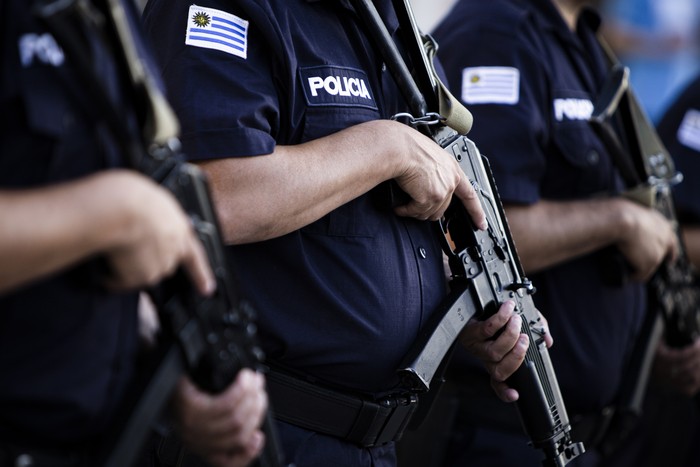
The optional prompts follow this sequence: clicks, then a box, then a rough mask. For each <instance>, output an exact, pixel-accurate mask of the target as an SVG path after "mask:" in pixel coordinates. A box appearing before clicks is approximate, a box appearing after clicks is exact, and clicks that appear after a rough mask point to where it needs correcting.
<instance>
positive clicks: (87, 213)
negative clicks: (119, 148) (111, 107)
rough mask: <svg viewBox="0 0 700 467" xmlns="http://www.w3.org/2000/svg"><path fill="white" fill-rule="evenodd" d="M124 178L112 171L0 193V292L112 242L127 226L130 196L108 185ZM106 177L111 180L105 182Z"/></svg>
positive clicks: (106, 246) (70, 262) (103, 247)
mask: <svg viewBox="0 0 700 467" xmlns="http://www.w3.org/2000/svg"><path fill="white" fill-rule="evenodd" d="M130 176H131V175H126V174H124V172H121V171H119V172H117V171H114V172H113V173H111V174H109V175H107V174H100V175H94V176H90V177H86V178H84V179H81V180H78V181H74V182H69V183H64V184H60V185H55V186H49V187H45V188H37V189H29V190H16V191H9V190H6V191H0V212H2V219H3V221H2V223H1V224H0V292H3V291H6V290H8V289H10V288H12V287H15V286H18V285H21V284H23V283H26V282H27V281H30V280H33V279H36V278H40V277H43V276H46V275H48V274H51V273H54V272H56V271H59V270H61V269H63V268H66V267H68V266H70V265H72V264H75V263H76V262H78V261H80V260H82V259H84V258H87V257H89V256H91V255H93V254H95V253H97V252H99V251H102V250H105V249H107V248H109V247H110V246H111V245H116V244H117V243H118V241H119V237H120V236H123V235H126V233H127V230H128V229H129V228H130V225H129V222H128V219H129V217H128V215H127V213H128V212H129V210H128V208H127V204H128V203H129V202H130V201H128V200H129V199H130V198H129V190H127V189H125V190H124V192H123V193H120V191H121V190H116V191H115V190H114V188H115V186H118V184H119V183H122V180H121V179H122V178H123V179H126V178H127V177H130ZM107 177H109V178H110V180H111V181H113V182H117V183H116V184H115V183H112V185H110V186H108V185H109V184H108V183H105V181H106V178H107ZM124 181H126V180H124ZM110 183H111V182H110ZM124 187H125V188H126V185H124Z"/></svg>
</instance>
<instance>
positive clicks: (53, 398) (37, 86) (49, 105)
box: [0, 0, 137, 447]
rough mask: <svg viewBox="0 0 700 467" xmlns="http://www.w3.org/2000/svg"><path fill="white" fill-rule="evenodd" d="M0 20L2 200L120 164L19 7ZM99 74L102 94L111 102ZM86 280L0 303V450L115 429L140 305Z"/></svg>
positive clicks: (41, 286)
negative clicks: (8, 192) (5, 194)
mask: <svg viewBox="0 0 700 467" xmlns="http://www.w3.org/2000/svg"><path fill="white" fill-rule="evenodd" d="M3 8H4V11H3V12H2V19H1V20H0V21H1V22H2V25H3V26H2V30H1V31H2V32H1V34H2V42H1V44H2V65H1V66H0V189H9V188H12V189H14V188H29V187H41V186H45V185H47V184H51V183H55V182H62V181H66V180H72V179H76V178H79V177H82V176H84V175H86V174H90V173H93V172H95V171H98V170H101V169H104V168H106V167H108V166H112V165H116V164H119V160H118V158H117V157H116V155H115V153H114V151H105V150H103V149H104V148H105V147H107V145H108V144H110V143H109V142H108V141H107V140H105V139H103V138H98V137H97V136H96V135H97V130H96V126H95V122H96V120H95V118H94V116H93V115H92V114H89V113H86V112H85V111H84V107H82V106H81V104H79V103H78V102H79V101H80V100H81V99H80V97H76V95H75V94H72V93H71V91H69V90H68V89H69V88H68V87H67V86H66V83H70V82H72V83H73V84H77V87H76V89H78V90H80V89H83V90H84V89H85V87H84V86H83V87H82V88H81V83H82V82H81V81H80V79H81V78H80V77H79V75H78V74H77V73H76V70H75V69H74V68H73V67H72V65H71V63H70V61H69V60H68V57H67V56H66V55H65V53H64V51H63V50H62V49H61V48H60V47H59V46H58V45H57V43H56V40H55V39H54V37H53V36H52V35H51V34H49V33H48V32H47V30H46V29H45V28H44V27H43V26H42V25H40V24H39V23H37V21H36V20H35V19H34V18H33V17H32V16H31V14H30V10H31V8H30V6H28V5H27V2H25V1H24V0H6V1H5V2H4V7H3ZM103 65H104V68H102V70H103V71H104V72H105V73H107V74H105V75H102V78H103V83H105V84H106V86H108V87H109V88H110V89H112V90H113V91H116V90H118V87H116V86H114V84H115V83H114V80H113V75H112V74H111V71H113V70H112V69H111V68H110V66H109V63H103ZM114 97H115V98H116V99H118V100H120V99H121V98H120V95H119V94H115V95H114ZM105 209H109V206H105ZM84 272H85V269H83V267H82V266H81V267H77V268H74V269H72V270H69V271H65V272H60V273H56V274H54V275H53V276H51V277H48V278H46V279H43V280H39V281H35V282H33V283H30V284H28V285H26V286H24V287H22V288H21V289H17V290H13V291H10V292H6V293H4V294H1V295H0V442H11V443H20V444H23V445H27V444H29V445H31V446H39V447H41V446H44V447H46V446H49V445H51V444H59V445H61V446H63V447H66V446H70V445H71V444H76V445H79V444H85V443H87V442H92V441H93V440H94V439H95V438H97V437H99V435H100V434H101V433H102V432H103V431H104V429H105V428H106V427H107V426H108V424H109V423H110V422H111V421H112V420H113V417H114V414H115V410H116V408H117V407H118V405H119V403H120V402H121V400H122V397H123V395H124V394H125V390H126V387H127V385H128V382H129V381H130V379H131V376H132V370H133V368H132V367H133V363H134V361H135V360H134V359H135V352H136V345H137V332H136V331H137V321H136V296H135V294H119V295H115V294H107V293H106V292H104V291H103V290H101V289H100V288H97V287H94V286H92V285H90V284H91V281H90V280H87V279H88V278H86V277H85V276H84Z"/></svg>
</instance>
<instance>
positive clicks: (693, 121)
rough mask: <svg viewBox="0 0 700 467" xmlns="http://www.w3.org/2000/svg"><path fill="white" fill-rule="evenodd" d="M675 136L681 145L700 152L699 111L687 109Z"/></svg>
mask: <svg viewBox="0 0 700 467" xmlns="http://www.w3.org/2000/svg"><path fill="white" fill-rule="evenodd" d="M676 136H677V138H678V141H679V142H680V143H681V144H682V145H684V146H687V147H689V148H691V149H694V150H696V151H698V152H700V110H696V109H689V110H688V111H687V112H686V113H685V116H684V117H683V121H682V122H681V126H680V127H678V133H677V134H676Z"/></svg>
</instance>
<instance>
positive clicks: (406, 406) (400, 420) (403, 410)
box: [377, 394, 418, 444]
mask: <svg viewBox="0 0 700 467" xmlns="http://www.w3.org/2000/svg"><path fill="white" fill-rule="evenodd" d="M393 402H394V403H395V404H396V407H394V409H393V410H392V412H391V415H390V416H389V419H388V420H387V421H386V424H385V425H384V429H383V430H382V432H381V433H380V435H379V437H378V438H377V444H384V443H388V442H389V441H398V440H399V439H401V436H402V435H403V432H404V430H405V429H406V426H407V425H408V422H409V421H410V420H411V416H412V415H413V412H415V410H416V408H417V407H418V396H416V395H414V394H412V395H411V396H410V397H406V398H405V399H404V398H401V399H397V400H396V401H393Z"/></svg>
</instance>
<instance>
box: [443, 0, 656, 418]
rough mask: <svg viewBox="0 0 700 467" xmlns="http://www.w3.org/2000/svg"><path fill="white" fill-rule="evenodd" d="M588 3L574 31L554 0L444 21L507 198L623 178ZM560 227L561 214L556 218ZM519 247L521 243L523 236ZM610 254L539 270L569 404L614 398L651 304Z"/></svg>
mask: <svg viewBox="0 0 700 467" xmlns="http://www.w3.org/2000/svg"><path fill="white" fill-rule="evenodd" d="M597 26H598V18H597V16H594V15H593V13H592V12H587V14H585V15H584V16H583V17H582V20H581V21H580V22H579V25H578V28H577V32H576V33H573V32H571V30H570V29H569V28H568V27H567V25H566V24H565V23H564V21H563V20H562V19H561V17H560V15H559V13H558V11H557V10H556V8H555V6H554V5H553V4H552V3H551V2H550V1H549V0H532V1H518V0H492V1H488V2H484V1H481V0H462V1H460V2H459V3H458V4H457V5H456V7H455V8H454V10H453V11H452V12H451V13H450V14H449V15H448V16H447V17H446V19H445V20H444V22H443V23H442V24H441V25H440V26H439V27H438V29H437V30H436V31H435V32H434V36H435V38H436V39H437V41H438V44H439V46H440V48H439V52H438V55H439V58H440V60H441V62H442V63H443V66H444V68H445V71H446V73H447V77H448V81H449V82H450V84H451V85H452V91H453V93H454V94H455V96H458V97H460V98H461V100H462V102H464V103H465V104H466V106H467V107H468V108H469V109H470V110H471V112H472V114H473V115H474V126H473V129H472V131H471V133H470V134H469V136H470V138H471V139H473V140H474V142H475V143H476V144H477V146H478V147H479V148H480V150H481V152H482V153H483V154H485V155H486V156H487V157H489V160H490V162H491V165H492V168H493V171H494V175H495V180H496V183H497V185H498V191H499V193H500V195H501V197H502V199H503V202H504V203H506V204H509V203H510V204H532V203H536V202H538V201H540V200H542V199H545V200H553V201H567V200H576V199H586V198H591V197H595V196H600V195H612V194H615V193H617V192H619V190H620V189H621V188H622V182H621V180H620V178H619V176H618V174H617V171H616V170H615V169H614V167H613V165H612V161H611V158H610V157H609V155H608V153H607V152H606V149H605V147H604V146H603V144H602V142H601V141H600V140H599V139H598V138H597V137H596V135H595V134H594V132H593V130H592V129H591V127H590V126H589V125H588V123H587V122H586V119H587V118H588V117H589V116H590V115H591V111H592V108H593V104H592V102H593V101H595V98H596V95H597V92H598V90H599V89H600V86H601V83H602V80H603V79H604V77H605V73H606V64H605V60H604V57H603V55H602V52H601V50H600V48H599V47H598V46H597V44H596V42H595V31H596V28H597ZM551 222H552V228H556V222H557V219H552V220H551ZM516 246H517V245H516ZM601 257H603V255H602V254H600V253H598V254H592V255H586V256H583V257H580V258H577V259H573V260H570V261H567V262H565V263H563V264H559V265H557V266H554V267H551V268H549V269H548V270H546V271H544V272H541V273H537V274H531V275H530V279H531V280H532V281H533V283H534V285H535V286H536V287H537V293H536V294H535V295H534V300H535V304H536V305H537V307H538V308H539V309H540V311H541V312H542V313H543V314H544V316H545V317H546V318H547V319H548V321H549V326H550V329H551V332H552V335H553V336H554V339H555V345H554V346H553V347H552V349H551V356H552V359H553V362H554V366H555V369H556V372H557V375H558V378H559V383H560V385H561V388H562V391H563V395H564V399H565V402H566V405H567V408H568V409H569V412H570V413H589V412H594V411H596V410H598V409H600V408H602V407H604V406H605V405H607V404H610V403H611V402H612V400H613V398H614V396H615V394H616V391H617V389H618V387H619V383H620V380H621V376H622V374H623V372H624V368H625V365H626V363H627V361H628V359H629V357H630V351H631V346H632V344H633V341H634V338H635V336H636V333H637V331H638V328H639V323H640V318H641V316H642V313H643V310H644V299H643V290H642V286H640V285H628V286H624V287H617V286H611V285H606V283H604V282H603V280H602V271H601V261H600V259H601Z"/></svg>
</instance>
